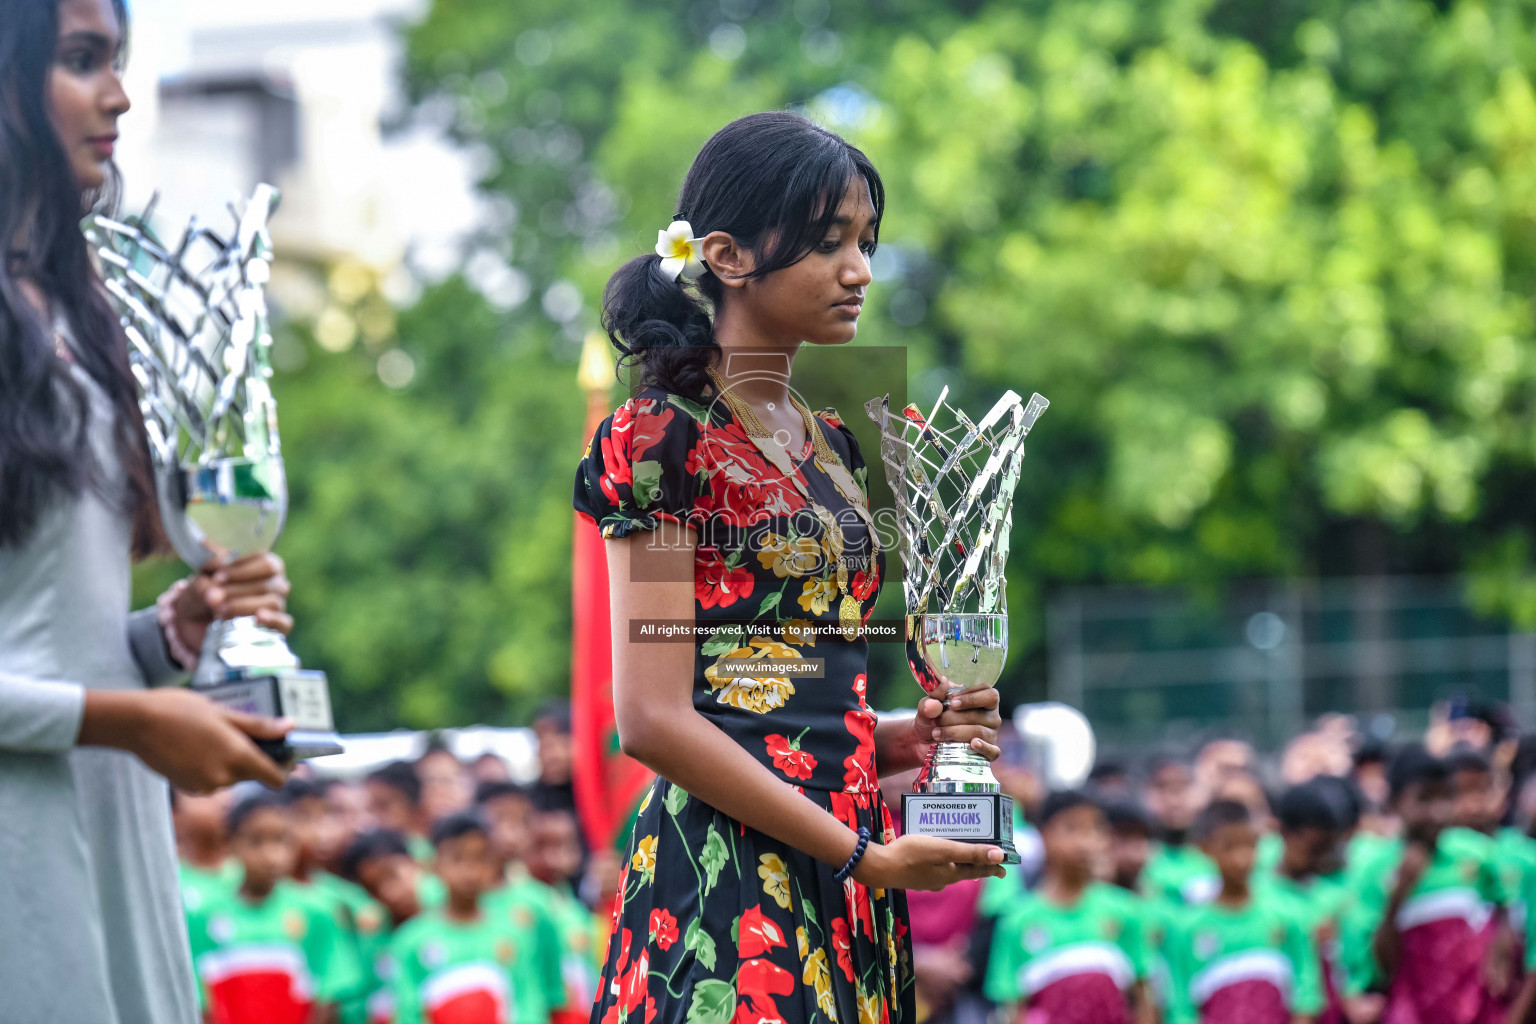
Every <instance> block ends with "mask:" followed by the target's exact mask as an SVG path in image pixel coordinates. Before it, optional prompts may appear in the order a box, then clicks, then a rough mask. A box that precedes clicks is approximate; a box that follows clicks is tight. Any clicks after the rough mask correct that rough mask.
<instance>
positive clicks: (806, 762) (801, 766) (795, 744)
mask: <svg viewBox="0 0 1536 1024" xmlns="http://www.w3.org/2000/svg"><path fill="white" fill-rule="evenodd" d="M765 739H766V740H767V743H768V756H769V757H772V758H773V766H774V767H775V768H777V769H778V770H779V771H781V772H783V773H784V774H785V775H788V776H789V777H790V778H792V779H809V778H810V777H811V773H812V772H813V771H815V770H816V755H815V754H813V753H811V752H810V751H809V750H801V749H800V741H799V740H791V739H790V738H789V737H788V736H783V735H780V734H779V733H774V734H772V735H771V736H767V737H765Z"/></svg>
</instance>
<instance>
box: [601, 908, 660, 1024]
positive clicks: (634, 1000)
mask: <svg viewBox="0 0 1536 1024" xmlns="http://www.w3.org/2000/svg"><path fill="white" fill-rule="evenodd" d="M621 891H622V890H621ZM633 942H634V937H633V936H632V935H631V934H630V932H629V929H628V928H625V929H624V930H623V931H621V932H620V933H619V959H618V961H617V963H616V965H615V973H616V977H615V978H614V979H613V982H612V983H611V984H610V986H609V990H608V991H609V993H610V994H611V995H613V996H614V997H615V998H614V1002H613V1005H611V1006H609V1007H608V1012H607V1013H605V1014H604V1015H603V1024H620V1022H621V1021H624V1020H627V1019H628V1018H629V1015H630V1014H631V1013H633V1012H634V1010H635V1008H636V1007H638V1006H639V1005H640V1004H641V1003H644V1004H645V1021H646V1024H650V1021H651V1020H652V1019H653V1018H654V1017H655V1016H656V1000H655V999H654V998H652V997H651V995H650V992H649V990H648V982H649V980H650V970H651V954H650V951H649V950H648V949H646V948H645V947H644V946H642V947H641V948H640V955H639V956H638V957H636V958H635V962H634V963H633V964H630V963H629V954H630V950H631V947H632V946H633ZM626 964H628V965H629V967H628V970H626V969H625V965H626Z"/></svg>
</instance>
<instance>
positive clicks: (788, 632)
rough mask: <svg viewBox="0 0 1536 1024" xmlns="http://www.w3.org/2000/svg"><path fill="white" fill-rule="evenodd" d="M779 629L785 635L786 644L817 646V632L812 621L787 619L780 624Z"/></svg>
mask: <svg viewBox="0 0 1536 1024" xmlns="http://www.w3.org/2000/svg"><path fill="white" fill-rule="evenodd" d="M779 629H780V630H781V631H782V632H783V634H784V642H785V643H789V644H804V645H806V646H807V647H815V646H816V630H815V627H814V626H813V625H812V623H811V620H810V619H787V620H785V621H784V622H781V623H780V624H779Z"/></svg>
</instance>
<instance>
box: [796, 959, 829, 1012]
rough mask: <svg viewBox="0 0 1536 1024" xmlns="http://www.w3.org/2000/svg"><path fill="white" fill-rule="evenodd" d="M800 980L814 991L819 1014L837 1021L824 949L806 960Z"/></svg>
mask: <svg viewBox="0 0 1536 1024" xmlns="http://www.w3.org/2000/svg"><path fill="white" fill-rule="evenodd" d="M800 980H801V981H802V982H804V983H805V984H807V985H810V986H812V987H813V988H815V989H816V1005H817V1006H819V1007H820V1008H821V1012H822V1013H824V1014H826V1015H827V1016H828V1017H830V1018H831V1019H833V1020H837V1002H836V1000H834V999H833V998H832V968H830V967H828V966H827V951H826V950H825V949H818V950H817V951H816V952H814V953H812V954H811V955H810V957H808V958H807V959H806V961H805V971H804V972H803V973H802V974H801V975H800Z"/></svg>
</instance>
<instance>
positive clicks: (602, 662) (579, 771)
mask: <svg viewBox="0 0 1536 1024" xmlns="http://www.w3.org/2000/svg"><path fill="white" fill-rule="evenodd" d="M597 337H598V338H601V339H603V340H604V341H606V338H603V335H601V334H599V335H597ZM589 347H590V346H589ZM604 347H606V346H604ZM598 351H599V355H600V357H601V359H602V363H603V365H604V367H605V368H607V372H608V373H609V375H610V376H611V372H612V371H611V367H612V364H611V363H610V362H608V360H607V357H606V355H605V354H603V352H602V350H601V349H599V350H598ZM583 363H584V364H590V361H589V360H587V359H586V358H585V357H584V358H583ZM583 378H584V383H585V379H586V375H585V374H584V375H583ZM611 411H612V410H610V409H609V408H608V389H607V387H606V386H597V387H588V388H587V428H586V436H587V437H588V438H590V437H591V436H592V435H593V433H594V432H595V431H596V430H597V428H598V426H599V425H600V424H601V423H602V421H603V419H604V418H606V417H607V415H608V413H609V412H611ZM575 519H576V532H575V537H574V541H573V544H572V552H571V604H572V609H571V610H572V626H573V628H572V630H571V743H572V757H573V763H572V766H571V774H572V777H571V782H572V785H573V787H574V788H575V790H576V812H577V815H578V817H580V819H581V828H582V831H583V832H584V833H585V834H586V837H587V844H588V845H589V846H591V847H592V848H593V849H594V850H597V849H611V848H612V847H613V846H614V843H615V840H616V839H617V838H618V832H619V829H621V828H623V827H624V826H626V825H628V824H629V820H630V816H631V814H632V812H633V811H634V807H635V804H636V803H637V802H638V801H639V799H640V795H641V793H643V792H644V790H645V788H646V787H647V786H648V785H650V782H651V778H652V776H651V773H650V771H649V770H648V769H646V768H645V767H644V766H643V765H641V764H640V763H639V762H638V761H635V760H634V759H633V758H629V757H625V756H624V755H623V754H622V753H620V752H619V734H618V727H617V726H616V724H615V722H614V717H613V648H612V637H611V634H610V633H609V615H608V559H607V557H606V553H605V552H604V550H603V543H604V542H603V538H602V535H601V534H599V533H598V531H597V526H596V524H594V523H592V522H590V521H588V520H586V519H584V518H582V517H581V516H580V515H576V517H575Z"/></svg>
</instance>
